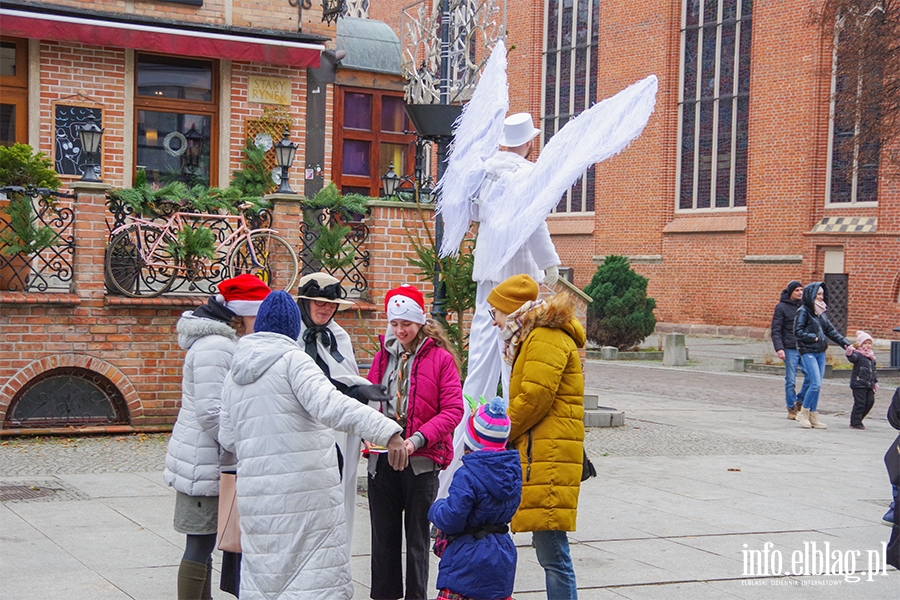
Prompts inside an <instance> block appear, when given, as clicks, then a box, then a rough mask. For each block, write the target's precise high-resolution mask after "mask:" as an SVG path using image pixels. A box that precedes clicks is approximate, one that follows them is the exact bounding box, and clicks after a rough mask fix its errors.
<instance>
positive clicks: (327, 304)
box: [297, 273, 390, 553]
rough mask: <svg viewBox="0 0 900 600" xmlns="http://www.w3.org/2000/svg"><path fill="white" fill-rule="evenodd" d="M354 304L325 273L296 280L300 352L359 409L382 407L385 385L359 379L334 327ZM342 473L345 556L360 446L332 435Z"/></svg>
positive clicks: (344, 337) (345, 341) (345, 338)
mask: <svg viewBox="0 0 900 600" xmlns="http://www.w3.org/2000/svg"><path fill="white" fill-rule="evenodd" d="M352 304H353V302H351V301H349V300H347V299H346V292H345V291H344V289H343V288H342V287H341V284H340V282H339V281H338V280H337V279H335V278H334V277H332V276H331V275H328V274H327V273H312V274H310V275H306V276H304V277H303V278H301V279H300V293H299V297H298V299H297V305H298V306H299V307H300V316H301V325H300V338H299V339H298V341H299V342H300V347H301V348H304V350H305V351H306V354H308V355H309V356H310V357H311V358H312V359H313V360H315V361H316V364H317V365H318V366H319V368H320V369H322V371H323V372H324V373H325V376H326V377H328V379H329V380H331V383H332V384H334V387H336V388H337V389H338V391H340V392H342V393H344V394H346V395H347V396H350V397H351V398H356V399H357V400H359V401H360V402H362V403H363V404H368V403H369V401H370V400H372V401H376V402H384V401H387V400H390V398H389V397H388V395H387V389H386V388H385V387H384V386H383V385H372V384H371V383H369V381H368V380H367V379H366V378H365V377H360V376H359V367H358V366H357V364H356V358H355V357H354V356H353V348H352V346H351V345H350V336H349V335H348V334H347V332H346V331H344V329H343V327H341V326H340V325H338V324H337V323H335V322H334V315H335V314H337V311H339V310H344V309H345V308H347V307H348V306H350V305H352ZM334 437H335V440H336V441H337V448H338V451H339V452H340V454H339V457H338V462H339V464H341V463H342V465H343V466H342V468H341V473H342V474H341V483H342V484H343V488H344V513H345V517H346V523H347V551H348V553H349V552H350V550H351V547H352V541H353V522H354V516H355V513H356V470H357V467H358V466H359V457H360V451H361V444H362V440H361V439H360V438H359V437H356V436H354V435H351V434H349V433H343V432H340V431H335V432H334Z"/></svg>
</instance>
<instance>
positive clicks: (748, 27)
mask: <svg viewBox="0 0 900 600" xmlns="http://www.w3.org/2000/svg"><path fill="white" fill-rule="evenodd" d="M752 8H753V2H752V0H684V4H683V12H682V28H681V42H682V80H681V83H682V86H681V90H680V102H679V106H678V109H679V118H680V130H681V131H680V145H679V148H678V150H679V156H678V180H677V187H678V191H677V205H676V206H677V208H678V209H679V210H692V209H731V208H743V207H746V206H747V147H748V133H747V132H748V123H749V116H750V42H751V37H752V21H751V16H752Z"/></svg>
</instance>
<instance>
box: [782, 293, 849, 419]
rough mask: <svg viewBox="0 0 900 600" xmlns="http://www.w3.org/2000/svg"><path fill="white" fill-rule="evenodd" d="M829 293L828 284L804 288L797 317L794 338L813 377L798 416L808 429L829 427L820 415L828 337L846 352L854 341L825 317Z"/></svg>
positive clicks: (801, 356) (805, 369) (801, 359)
mask: <svg viewBox="0 0 900 600" xmlns="http://www.w3.org/2000/svg"><path fill="white" fill-rule="evenodd" d="M826 294H827V291H826V289H825V284H824V283H822V282H820V281H816V282H814V283H810V284H808V285H807V286H806V287H804V288H803V303H802V304H801V306H800V308H799V309H797V314H796V316H794V337H795V338H796V339H797V350H798V351H799V352H800V363H801V364H802V365H803V370H804V371H805V372H806V376H807V377H809V389H808V390H807V392H806V396H804V397H803V409H802V410H801V411H800V414H798V415H797V422H798V423H799V424H800V427H803V428H804V429H809V428H811V427H812V428H815V429H827V427H828V426H827V425H825V423H823V422H822V421H820V420H819V415H818V413H817V412H816V408H817V407H818V404H819V391H820V390H821V389H822V378H823V377H824V376H825V349H826V348H827V347H828V340H827V339H825V338H826V336H827V337H829V338H831V339H832V340H834V342H835V343H836V344H839V345H840V346H841V348H844V349H845V350H846V348H847V346H849V345H850V340H848V339H847V338H845V337H844V336H842V335H841V334H840V332H838V330H837V329H835V328H834V325H832V324H831V321H829V320H828V317H826V316H825V311H826V310H827V309H828V306H827V305H826V304H825V297H826Z"/></svg>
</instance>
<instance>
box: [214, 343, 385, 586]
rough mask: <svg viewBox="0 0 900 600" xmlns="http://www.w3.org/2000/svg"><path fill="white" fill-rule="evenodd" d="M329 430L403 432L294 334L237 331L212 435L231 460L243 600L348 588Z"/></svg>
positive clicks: (372, 436)
mask: <svg viewBox="0 0 900 600" xmlns="http://www.w3.org/2000/svg"><path fill="white" fill-rule="evenodd" d="M334 429H336V430H338V431H343V432H347V433H352V434H353V435H355V436H356V437H361V438H364V439H367V440H369V441H371V442H373V443H375V444H381V445H384V444H387V442H388V440H389V439H390V438H391V436H392V435H393V434H395V433H399V432H400V431H401V427H400V425H398V424H397V423H396V421H393V420H391V419H388V418H387V417H384V416H382V415H380V414H379V413H378V412H377V411H375V410H374V409H372V408H369V407H368V406H365V405H363V404H360V403H359V401H357V400H354V399H352V398H350V397H348V396H345V395H344V394H341V393H340V392H338V391H337V390H336V389H335V387H334V386H333V385H332V384H331V382H329V381H328V379H327V378H326V377H325V375H324V374H323V373H322V370H321V369H320V368H319V367H318V365H316V363H315V362H314V361H313V360H312V359H311V358H310V357H309V356H308V355H307V354H306V352H305V351H304V350H303V349H302V348H301V347H300V345H299V344H298V343H297V341H296V340H292V339H290V338H288V337H286V336H283V335H281V334H278V333H254V334H252V335H248V336H244V337H243V338H241V340H240V342H239V343H238V345H237V350H236V352H235V355H234V363H233V367H232V370H231V372H230V373H229V374H228V377H227V378H226V380H225V391H224V394H223V413H222V420H221V434H220V439H221V441H222V444H223V446H224V447H225V449H226V450H230V451H234V453H235V455H236V456H237V459H238V467H237V504H238V512H239V514H240V515H241V547H242V550H243V558H242V566H241V594H240V595H241V600H257V599H266V600H268V599H272V598H304V599H309V600H313V599H321V600H338V599H342V598H345V599H349V598H351V597H352V596H353V584H352V582H351V580H350V559H349V552H347V548H346V544H347V532H346V528H345V526H344V493H343V490H342V486H341V481H340V476H339V474H338V468H337V455H336V453H335V451H334V443H335V438H334V431H333V430H334Z"/></svg>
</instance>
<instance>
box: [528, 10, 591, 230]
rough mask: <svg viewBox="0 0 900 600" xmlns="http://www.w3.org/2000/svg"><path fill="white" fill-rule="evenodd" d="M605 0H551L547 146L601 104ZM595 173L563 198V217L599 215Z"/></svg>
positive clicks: (560, 207)
mask: <svg viewBox="0 0 900 600" xmlns="http://www.w3.org/2000/svg"><path fill="white" fill-rule="evenodd" d="M599 31H600V0H548V2H547V24H546V30H545V35H544V39H545V40H546V41H547V50H546V51H545V52H544V93H543V98H544V106H543V118H542V122H541V126H542V127H541V128H542V130H543V143H544V144H546V143H547V142H548V141H550V138H552V137H553V135H554V134H555V133H556V132H557V131H559V130H560V129H562V127H563V126H564V125H565V124H566V123H567V122H568V121H569V120H570V119H572V118H574V117H576V116H577V115H578V114H580V113H581V112H582V111H584V110H585V109H586V108H590V107H591V106H592V105H593V103H594V102H595V101H596V99H597V44H598V41H599ZM595 187H596V182H595V176H594V169H593V168H589V169H588V170H587V171H586V172H585V174H584V176H583V177H582V179H579V180H578V182H577V183H576V184H575V185H574V186H572V188H571V189H570V190H569V191H568V192H567V193H566V194H565V195H564V196H563V197H562V198H560V201H559V204H558V205H557V207H556V211H557V212H591V211H593V210H594V193H595Z"/></svg>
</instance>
